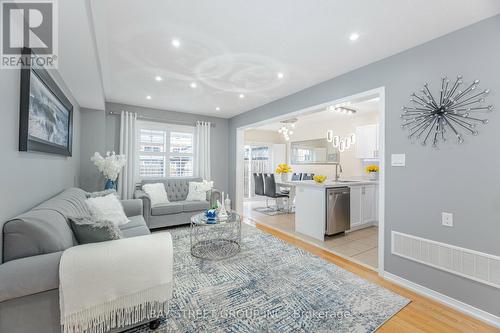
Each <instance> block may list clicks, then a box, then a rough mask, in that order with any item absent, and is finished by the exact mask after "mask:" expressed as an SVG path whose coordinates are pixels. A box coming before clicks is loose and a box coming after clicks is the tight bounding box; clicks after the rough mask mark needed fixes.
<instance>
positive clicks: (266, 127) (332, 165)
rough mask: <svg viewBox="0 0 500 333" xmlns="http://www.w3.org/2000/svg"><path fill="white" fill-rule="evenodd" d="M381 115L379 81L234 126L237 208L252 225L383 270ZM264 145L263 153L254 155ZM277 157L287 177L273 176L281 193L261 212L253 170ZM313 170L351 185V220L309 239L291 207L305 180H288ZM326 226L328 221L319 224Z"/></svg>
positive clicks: (269, 166) (269, 167)
mask: <svg viewBox="0 0 500 333" xmlns="http://www.w3.org/2000/svg"><path fill="white" fill-rule="evenodd" d="M384 116H385V91H384V88H383V87H382V88H377V89H374V90H370V91H366V92H363V93H360V94H356V95H352V96H347V97H345V98H342V99H338V100H333V101H330V102H328V103H322V104H320V105H315V106H312V107H308V108H306V109H302V110H298V111H293V112H290V113H288V114H285V115H281V116H279V117H275V118H271V119H267V120H264V121H260V122H256V123H254V124H249V125H247V126H244V127H240V128H238V129H237V145H236V146H237V147H236V149H237V155H236V156H237V158H238V160H237V161H236V208H237V210H238V211H239V212H241V213H242V214H243V215H245V216H246V217H249V218H250V219H252V220H253V221H254V222H256V223H260V224H263V225H266V226H268V227H272V228H275V229H278V230H279V231H281V232H284V233H287V234H290V235H291V236H293V237H296V238H299V239H301V240H304V241H306V242H309V243H311V244H313V245H316V246H318V247H321V248H324V249H325V250H328V251H331V252H333V253H335V254H338V255H340V256H342V257H345V258H347V259H349V260H352V261H354V262H357V263H360V264H362V265H365V266H367V267H370V268H372V269H375V270H378V271H379V272H383V267H384V263H383V248H384V192H385V191H384V186H385V184H384V167H385V163H384V162H385V161H384V142H385V141H384V140H385V138H384ZM291 119H293V122H292V121H291ZM290 123H293V126H290V125H289V124H290ZM284 128H285V129H286V130H284ZM329 136H333V137H335V138H334V139H333V140H332V137H329ZM249 138H252V140H250V139H249ZM252 141H253V143H252ZM257 141H259V142H257ZM332 141H337V142H332ZM340 141H342V143H341V144H340ZM347 141H349V142H347ZM280 146H281V147H284V151H283V152H281V153H277V154H275V153H274V150H275V147H280ZM332 146H333V147H334V149H332ZM259 147H267V150H266V149H265V148H259ZM253 149H255V150H256V152H255V153H254V154H253V156H255V159H257V160H258V158H262V159H263V160H265V162H256V161H254V157H253V156H252V154H251V153H250V152H251V151H252V150H253ZM277 149H279V148H277ZM263 151H266V153H264V155H265V156H262V155H261V156H260V157H259V154H260V153H262V152H263ZM299 155H300V156H299ZM283 163H285V164H287V165H288V166H289V167H291V169H292V173H291V174H287V175H286V177H283V176H282V175H281V174H274V178H275V183H276V184H275V186H276V191H277V192H280V193H285V194H286V197H284V198H282V199H281V200H274V201H273V200H271V201H270V202H271V206H272V208H273V209H271V213H270V214H267V213H266V212H265V211H263V210H262V209H260V208H262V206H263V205H265V204H264V203H263V201H265V199H266V195H256V194H255V185H254V184H253V182H254V180H253V173H274V172H275V169H276V168H277V166H278V165H279V164H283ZM374 166H375V169H379V171H378V172H377V176H376V177H374V174H371V173H370V174H369V173H367V170H368V169H372V170H373V169H374ZM368 167H370V168H368ZM340 171H341V172H340ZM292 175H293V176H292ZM313 175H322V176H326V177H327V180H326V183H325V184H326V185H328V184H331V186H332V187H333V186H337V185H338V184H339V182H345V184H347V185H346V186H347V187H350V189H351V194H350V197H351V204H350V207H349V209H350V219H349V220H350V226H349V228H348V229H347V230H346V232H345V233H343V232H342V233H340V234H336V235H333V236H326V235H323V233H321V235H320V236H321V237H311V234H308V232H307V231H308V230H304V229H302V230H300V231H301V232H300V231H298V229H299V228H298V226H296V221H295V219H296V216H295V210H296V209H297V208H300V205H305V204H306V203H305V201H304V200H302V202H300V201H299V200H298V199H299V198H300V197H296V191H297V189H300V186H302V185H304V184H297V183H294V181H297V180H298V181H304V182H312V183H314V181H313V180H311V178H312V176H313ZM292 177H293V181H292ZM297 177H299V178H297ZM287 181H288V182H289V181H291V182H289V183H287ZM336 181H337V182H336ZM328 182H330V183H328ZM287 185H288V186H287ZM295 185H297V186H295ZM358 185H359V186H358ZM328 186H330V185H328ZM267 199H269V198H267ZM280 201H281V202H280ZM284 202H286V203H287V205H285V204H284ZM288 207H289V209H288ZM299 211H300V209H299ZM318 219H319V220H321V217H319V218H318ZM297 223H298V221H297ZM325 226H326V221H325V225H324V226H323V227H322V228H325ZM325 233H326V229H325ZM317 235H318V234H317V233H316V236H317Z"/></svg>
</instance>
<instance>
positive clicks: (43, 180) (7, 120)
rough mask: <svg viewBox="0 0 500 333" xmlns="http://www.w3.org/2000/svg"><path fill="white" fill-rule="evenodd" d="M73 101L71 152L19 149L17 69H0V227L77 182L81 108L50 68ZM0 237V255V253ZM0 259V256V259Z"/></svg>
mask: <svg viewBox="0 0 500 333" xmlns="http://www.w3.org/2000/svg"><path fill="white" fill-rule="evenodd" d="M50 74H51V75H52V78H54V80H55V81H56V82H57V83H58V84H59V86H60V88H61V89H62V90H63V91H64V92H65V94H66V96H68V98H69V99H70V101H71V103H72V104H73V107H74V109H73V116H74V118H73V156H72V157H64V156H58V155H52V154H45V153H34V152H20V151H18V142H19V94H20V71H19V70H7V69H3V70H0V102H1V111H2V121H1V122H0V142H1V145H0V159H1V160H0V168H1V172H0V184H2V185H1V186H0V198H1V200H0V228H2V227H3V223H4V222H5V221H6V220H8V219H10V218H12V217H14V216H16V215H18V214H20V213H22V212H24V211H26V210H28V209H30V208H32V207H34V206H36V205H37V204H38V203H40V202H42V201H44V200H46V199H48V198H50V197H51V196H54V195H56V194H57V193H59V192H60V191H62V190H64V189H65V188H68V187H71V186H74V185H78V173H79V168H80V110H79V106H78V104H77V103H76V101H75V99H74V98H73V97H72V95H71V93H70V92H69V91H68V89H67V88H66V85H65V84H64V82H63V81H62V79H61V77H60V76H59V74H58V73H57V72H55V71H50ZM2 249H3V247H2V237H0V258H1V254H2ZM0 261H1V260H0Z"/></svg>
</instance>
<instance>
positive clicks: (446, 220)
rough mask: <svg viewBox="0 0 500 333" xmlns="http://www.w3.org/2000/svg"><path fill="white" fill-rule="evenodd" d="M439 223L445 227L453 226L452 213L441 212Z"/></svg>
mask: <svg viewBox="0 0 500 333" xmlns="http://www.w3.org/2000/svg"><path fill="white" fill-rule="evenodd" d="M441 223H442V224H443V225H444V226H445V227H453V214H452V213H445V212H442V213H441Z"/></svg>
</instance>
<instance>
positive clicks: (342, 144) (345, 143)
mask: <svg viewBox="0 0 500 333" xmlns="http://www.w3.org/2000/svg"><path fill="white" fill-rule="evenodd" d="M326 140H327V141H328V142H330V143H331V144H332V146H333V147H334V148H336V149H338V150H339V151H340V152H341V153H343V152H344V151H346V150H348V149H349V148H351V146H352V145H353V144H355V143H356V134H354V133H351V134H349V135H347V136H345V137H341V136H338V135H334V132H333V130H328V131H327V132H326Z"/></svg>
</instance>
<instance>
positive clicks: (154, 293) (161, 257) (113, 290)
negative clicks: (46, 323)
mask: <svg viewBox="0 0 500 333" xmlns="http://www.w3.org/2000/svg"><path fill="white" fill-rule="evenodd" d="M172 267H173V248H172V238H171V236H170V234H169V233H167V232H162V233H157V234H153V235H146V236H139V237H132V238H124V239H119V240H113V241H107V242H102V243H93V244H85V245H78V246H74V247H71V248H69V249H67V250H66V251H64V253H63V255H62V257H61V263H60V266H59V281H60V282H59V301H60V306H61V325H62V331H63V332H64V333H78V332H86V333H102V332H106V331H108V330H110V329H112V328H115V327H123V326H128V325H131V324H135V323H139V322H141V321H144V320H148V319H154V318H158V317H159V316H160V315H161V314H162V313H163V314H165V313H166V311H168V308H167V305H168V300H169V299H170V298H172V287H173V277H172Z"/></svg>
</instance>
